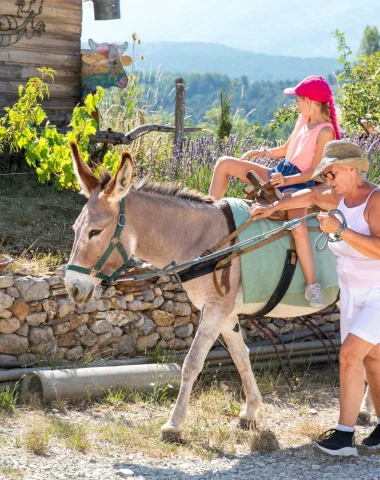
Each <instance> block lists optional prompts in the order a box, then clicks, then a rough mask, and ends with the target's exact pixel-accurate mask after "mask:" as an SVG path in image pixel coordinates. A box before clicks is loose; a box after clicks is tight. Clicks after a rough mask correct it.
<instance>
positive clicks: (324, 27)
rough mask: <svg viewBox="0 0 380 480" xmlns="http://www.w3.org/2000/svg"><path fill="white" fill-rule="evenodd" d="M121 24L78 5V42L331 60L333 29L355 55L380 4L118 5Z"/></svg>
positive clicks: (264, 0) (212, 0)
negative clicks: (173, 45) (212, 47)
mask: <svg viewBox="0 0 380 480" xmlns="http://www.w3.org/2000/svg"><path fill="white" fill-rule="evenodd" d="M120 4H121V19H120V20H107V21H95V20H94V13H93V4H92V2H91V1H87V2H85V3H84V4H83V10H84V14H83V15H84V18H83V29H82V41H88V39H89V38H93V39H94V40H95V41H97V42H102V41H108V42H110V41H112V42H123V41H124V40H128V41H130V40H131V35H132V33H133V32H136V33H137V34H138V36H139V38H140V39H141V41H142V45H141V53H143V44H144V42H146V43H150V42H161V41H179V42H187V41H192V42H193V41H198V42H212V43H218V44H221V45H227V46H230V47H235V48H239V49H242V50H249V51H252V52H257V53H266V54H275V55H291V56H299V57H318V56H323V57H336V56H337V53H336V42H335V40H334V38H333V36H332V34H331V32H332V31H333V30H335V29H337V28H338V29H339V30H341V31H344V32H345V33H346V40H347V43H348V45H349V46H350V47H351V48H352V50H353V51H354V52H355V53H356V52H357V50H358V48H359V44H360V40H361V37H362V35H363V31H364V28H365V27H366V25H371V26H373V25H374V22H376V21H377V22H378V24H377V27H378V28H379V29H380V0H328V1H327V2H326V1H323V0H233V1H230V0H191V1H188V0H134V1H132V0H120Z"/></svg>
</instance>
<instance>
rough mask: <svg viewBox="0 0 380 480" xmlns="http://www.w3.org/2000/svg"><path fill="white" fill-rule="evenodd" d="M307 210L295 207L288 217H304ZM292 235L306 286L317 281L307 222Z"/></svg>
mask: <svg viewBox="0 0 380 480" xmlns="http://www.w3.org/2000/svg"><path fill="white" fill-rule="evenodd" d="M286 195H290V193H285V194H284V196H286ZM306 212H307V210H306V208H295V209H293V210H288V219H289V220H294V219H295V218H301V217H304V216H305V215H306ZM292 235H293V238H294V242H295V244H296V252H297V256H298V258H299V261H300V264H301V267H302V270H303V273H304V275H305V280H306V286H309V285H312V284H314V283H315V281H316V280H315V267H314V257H313V249H312V247H311V243H310V239H309V234H308V231H307V225H306V222H302V223H301V225H300V226H299V227H296V228H293V230H292Z"/></svg>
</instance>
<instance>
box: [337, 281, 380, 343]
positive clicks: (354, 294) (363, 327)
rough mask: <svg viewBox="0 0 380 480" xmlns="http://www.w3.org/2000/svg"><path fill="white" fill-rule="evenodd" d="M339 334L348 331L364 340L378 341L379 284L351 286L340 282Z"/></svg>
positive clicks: (379, 341)
mask: <svg viewBox="0 0 380 480" xmlns="http://www.w3.org/2000/svg"><path fill="white" fill-rule="evenodd" d="M339 286H340V336H341V339H342V343H343V341H344V339H345V338H346V337H347V335H348V334H349V333H352V334H353V335H356V336H357V337H359V338H362V339H363V340H365V341H366V342H369V343H372V344H373V345H377V344H378V343H380V285H378V286H375V287H363V288H353V287H349V286H348V285H347V284H345V283H343V282H340V283H339Z"/></svg>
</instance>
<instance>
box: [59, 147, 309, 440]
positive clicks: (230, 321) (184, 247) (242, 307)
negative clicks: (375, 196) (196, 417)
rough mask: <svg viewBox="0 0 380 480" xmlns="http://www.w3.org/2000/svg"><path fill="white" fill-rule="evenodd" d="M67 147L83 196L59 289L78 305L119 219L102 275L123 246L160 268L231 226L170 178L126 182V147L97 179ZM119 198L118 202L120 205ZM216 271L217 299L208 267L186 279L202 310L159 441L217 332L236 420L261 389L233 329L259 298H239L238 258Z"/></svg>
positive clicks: (210, 203)
mask: <svg viewBox="0 0 380 480" xmlns="http://www.w3.org/2000/svg"><path fill="white" fill-rule="evenodd" d="M71 148H72V156H73V162H74V170H75V173H76V176H77V178H78V181H79V183H80V186H81V190H82V193H83V194H84V195H85V196H86V197H87V198H88V202H87V204H86V205H85V206H84V207H83V210H82V212H81V214H80V215H79V217H78V219H77V220H76V222H75V225H74V230H75V240H74V245H73V249H72V252H71V256H70V259H69V267H74V269H68V270H67V271H66V289H67V291H68V293H69V295H70V297H71V298H72V299H73V300H74V302H76V303H77V304H84V303H87V302H89V301H90V300H91V298H92V296H93V294H94V290H95V287H96V286H97V285H98V284H99V283H100V282H101V278H98V277H96V276H92V275H91V274H90V272H91V273H93V269H94V265H95V264H97V263H98V262H99V260H100V262H99V263H102V259H101V256H102V255H103V253H104V252H105V251H106V250H107V248H108V247H109V245H110V244H111V242H114V241H115V239H113V237H114V233H115V230H116V229H117V228H118V225H119V226H121V229H119V233H120V237H119V238H120V244H119V245H118V246H117V248H115V249H114V250H113V252H112V253H111V254H110V256H109V257H108V258H107V260H106V261H105V262H104V264H103V263H102V267H98V269H100V268H101V270H102V274H104V275H107V276H109V275H112V274H113V273H114V272H115V271H117V270H118V269H119V268H120V266H121V265H122V264H123V263H124V261H125V258H124V257H125V256H126V255H124V253H125V252H126V254H127V255H128V256H131V255H133V254H134V255H137V256H138V257H140V258H143V259H144V260H146V261H148V262H150V263H152V264H153V265H155V266H156V267H159V268H162V267H164V266H165V265H167V264H169V263H170V262H171V261H172V260H173V259H175V260H176V261H177V262H178V263H180V264H181V263H185V262H188V261H190V260H192V259H194V258H198V257H199V256H200V255H202V253H203V252H205V251H206V250H207V249H209V248H211V247H212V246H214V245H215V244H216V243H217V242H219V241H220V240H221V239H222V238H225V237H226V236H227V235H228V234H229V233H230V232H229V227H228V224H227V220H226V217H225V215H224V213H223V212H222V210H221V208H220V202H215V201H214V200H213V198H212V197H209V196H205V195H202V194H200V193H197V192H194V191H189V190H186V189H182V188H180V187H179V186H177V185H169V186H167V185H162V184H158V183H154V182H142V183H141V184H140V185H137V186H132V179H133V170H134V166H133V161H132V158H131V156H130V154H129V153H127V152H124V153H122V155H121V163H120V165H119V168H118V170H117V172H116V174H115V175H114V176H113V177H112V178H111V176H110V175H109V174H106V175H104V176H103V177H102V178H101V179H100V180H98V179H97V178H96V177H95V176H94V174H93V173H92V171H91V169H90V168H89V167H88V166H87V165H86V164H85V163H84V162H83V160H82V158H81V156H80V153H79V150H78V147H77V145H76V144H74V143H73V144H72V145H71ZM120 205H121V206H123V205H125V206H124V211H122V212H120ZM121 220H122V221H121ZM112 239H113V240H112ZM121 245H122V247H121ZM120 248H121V249H120ZM121 251H122V252H123V253H122V254H121ZM122 256H123V258H122ZM102 258H104V256H103V257H102ZM78 270H79V271H78ZM223 272H225V271H221V270H220V271H218V272H217V273H216V277H217V281H218V283H219V285H221V289H222V290H223V293H224V294H225V295H224V298H221V297H220V296H219V295H218V294H217V292H216V290H215V286H214V283H213V278H212V275H211V274H208V275H205V276H202V277H198V278H195V279H193V280H190V281H189V282H187V284H186V291H187V293H188V296H189V298H190V300H191V301H192V302H193V304H194V305H195V306H196V307H197V308H199V309H200V310H202V321H201V323H200V325H199V327H198V330H197V333H196V335H195V338H194V341H193V343H192V345H191V348H190V350H189V352H188V354H187V357H186V359H185V362H184V364H183V369H182V382H181V387H180V392H179V395H178V398H177V401H176V403H175V406H174V408H173V410H172V412H171V415H170V418H169V420H168V421H167V422H166V423H165V424H164V425H163V427H162V437H163V439H165V440H173V439H176V440H177V439H179V438H180V432H181V425H182V424H183V422H184V421H185V419H186V414H187V409H188V403H189V399H190V394H191V390H192V386H193V383H194V381H195V379H196V378H197V376H198V375H199V373H200V372H201V370H202V368H203V364H204V361H205V358H206V355H207V353H208V352H209V350H210V348H211V347H212V345H213V344H214V342H215V341H216V339H217V338H218V336H219V335H220V334H221V335H222V336H223V338H224V340H225V342H226V344H227V347H228V350H229V352H230V354H231V356H232V359H233V361H234V363H235V366H236V368H237V370H238V372H239V374H240V376H241V379H242V383H243V386H244V390H245V397H246V401H245V405H244V408H243V409H242V411H241V413H240V425H241V426H242V427H245V428H247V427H249V426H251V425H252V424H253V422H254V418H255V414H256V413H257V412H258V410H259V409H260V405H261V395H260V392H259V390H258V387H257V384H256V380H255V377H254V374H253V371H252V367H251V363H250V359H249V353H248V349H247V346H246V345H245V343H244V340H243V337H242V334H241V331H240V328H239V323H238V313H246V314H247V313H254V312H257V311H259V310H260V308H262V307H263V304H260V303H257V304H248V305H247V304H243V293H242V285H241V275H240V261H239V260H238V259H235V260H233V261H232V264H231V266H230V267H229V272H228V276H227V279H226V278H225V277H226V275H225V274H224V273H223ZM295 313H296V314H299V315H300V314H302V312H295ZM275 314H276V315H279V316H289V310H288V311H285V310H281V305H279V306H278V307H276V311H275Z"/></svg>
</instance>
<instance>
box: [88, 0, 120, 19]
mask: <svg viewBox="0 0 380 480" xmlns="http://www.w3.org/2000/svg"><path fill="white" fill-rule="evenodd" d="M93 2H94V12H95V20H117V19H119V18H120V0H93Z"/></svg>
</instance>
